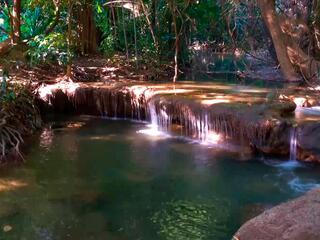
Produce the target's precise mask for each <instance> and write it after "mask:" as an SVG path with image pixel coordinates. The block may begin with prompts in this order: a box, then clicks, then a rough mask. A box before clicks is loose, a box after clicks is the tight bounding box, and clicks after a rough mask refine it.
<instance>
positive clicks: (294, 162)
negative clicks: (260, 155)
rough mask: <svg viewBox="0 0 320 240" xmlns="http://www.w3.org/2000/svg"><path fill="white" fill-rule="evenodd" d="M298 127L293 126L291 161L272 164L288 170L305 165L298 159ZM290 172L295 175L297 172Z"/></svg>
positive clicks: (291, 133)
mask: <svg viewBox="0 0 320 240" xmlns="http://www.w3.org/2000/svg"><path fill="white" fill-rule="evenodd" d="M297 135H298V134H297V128H296V127H293V128H292V129H291V132H290V158H289V161H286V162H282V163H280V164H279V163H277V164H272V165H274V166H276V167H280V168H282V169H286V170H292V169H294V168H297V167H302V166H303V165H302V164H300V163H299V162H298V161H297V147H298V146H297V145H298V140H297ZM288 174H291V175H292V176H293V177H294V176H295V174H294V173H293V172H291V171H290V172H289V173H288Z"/></svg>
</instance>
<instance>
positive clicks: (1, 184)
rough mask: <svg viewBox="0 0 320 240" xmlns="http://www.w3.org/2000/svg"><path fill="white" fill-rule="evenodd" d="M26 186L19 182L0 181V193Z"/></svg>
mask: <svg viewBox="0 0 320 240" xmlns="http://www.w3.org/2000/svg"><path fill="white" fill-rule="evenodd" d="M27 185H28V184H27V183H25V182H22V181H20V180H4V179H2V180H0V192H7V191H12V190H15V189H17V188H22V187H26V186H27Z"/></svg>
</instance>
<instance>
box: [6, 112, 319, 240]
mask: <svg viewBox="0 0 320 240" xmlns="http://www.w3.org/2000/svg"><path fill="white" fill-rule="evenodd" d="M51 126H53V127H50V126H48V127H47V128H46V129H44V130H43V132H42V134H40V137H39V139H38V140H36V141H35V142H34V143H33V144H32V146H31V150H30V153H29V154H28V156H27V163H26V164H25V165H23V166H21V167H18V168H14V169H5V170H1V171H0V177H1V182H0V227H1V229H0V239H6V240H7V239H8V240H13V239H26V240H44V239H48V240H51V239H52V240H54V239H77V240H79V239H86V240H87V239H94V240H97V239H98V240H99V239H111V240H113V239H114V240H131V239H141V240H151V239H152V240H157V239H159V240H160V239H166V240H177V239H186V240H199V239H208V240H209V239H215V240H225V239H230V238H231V236H232V234H233V233H234V232H235V231H236V230H237V228H238V227H239V226H240V225H241V224H242V223H243V222H244V221H245V220H247V219H248V218H249V217H252V216H255V215H257V214H258V213H260V212H261V211H263V210H264V209H266V208H268V207H270V206H273V205H275V204H278V203H279V202H282V201H286V200H288V199H290V198H293V197H297V196H299V195H301V194H302V193H303V192H304V191H305V190H307V189H301V190H302V191H300V189H299V188H297V187H295V186H297V185H299V184H300V183H299V181H300V182H301V181H302V182H303V183H308V184H310V183H319V182H320V177H319V176H320V169H318V168H312V167H309V166H308V167H301V168H300V167H299V168H293V169H286V168H281V167H278V166H274V165H272V166H268V165H266V164H264V163H262V161H250V162H240V161H238V159H239V155H238V154H237V153H234V152H230V151H228V149H226V148H221V147H218V148H216V147H212V146H207V145H202V144H196V143H193V142H190V141H189V140H186V139H180V138H175V137H170V136H169V137H166V138H161V137H157V136H156V137H155V136H146V135H144V134H141V133H139V130H141V129H145V128H146V124H145V123H132V122H129V121H109V120H105V119H95V118H90V117H80V118H75V119H67V120H64V121H56V122H55V123H54V124H53V125H51ZM252 160H258V159H252ZM295 179H299V181H297V180H295ZM312 187H313V186H312ZM5 226H10V227H11V229H10V230H9V231H3V229H6V230H8V229H9V228H8V227H7V228H4V227H5Z"/></svg>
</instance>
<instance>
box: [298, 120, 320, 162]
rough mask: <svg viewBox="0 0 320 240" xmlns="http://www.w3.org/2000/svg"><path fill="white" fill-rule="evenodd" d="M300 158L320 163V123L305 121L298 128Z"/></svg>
mask: <svg viewBox="0 0 320 240" xmlns="http://www.w3.org/2000/svg"><path fill="white" fill-rule="evenodd" d="M298 159H300V160H301V161H304V162H313V163H320V123H315V122H309V123H303V124H301V125H300V126H299V128H298Z"/></svg>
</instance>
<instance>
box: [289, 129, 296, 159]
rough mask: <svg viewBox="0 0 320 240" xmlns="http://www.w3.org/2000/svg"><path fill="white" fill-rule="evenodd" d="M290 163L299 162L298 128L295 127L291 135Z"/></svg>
mask: <svg viewBox="0 0 320 240" xmlns="http://www.w3.org/2000/svg"><path fill="white" fill-rule="evenodd" d="M290 161H297V128H296V127H293V128H292V130H291V134H290Z"/></svg>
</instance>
